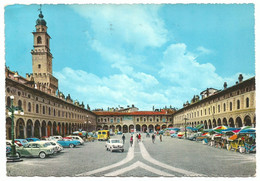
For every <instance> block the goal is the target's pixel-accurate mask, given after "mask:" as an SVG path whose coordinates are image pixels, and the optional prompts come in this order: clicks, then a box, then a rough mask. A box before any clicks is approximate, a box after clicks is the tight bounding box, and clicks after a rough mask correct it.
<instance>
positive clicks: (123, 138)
mask: <svg viewBox="0 0 260 181" xmlns="http://www.w3.org/2000/svg"><path fill="white" fill-rule="evenodd" d="M122 140H123V144H125V135H124V134H123V136H122Z"/></svg>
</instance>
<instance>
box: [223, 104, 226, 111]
mask: <svg viewBox="0 0 260 181" xmlns="http://www.w3.org/2000/svg"><path fill="white" fill-rule="evenodd" d="M223 108H224V112H225V111H226V104H225V103H224V104H223Z"/></svg>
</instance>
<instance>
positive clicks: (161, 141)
mask: <svg viewBox="0 0 260 181" xmlns="http://www.w3.org/2000/svg"><path fill="white" fill-rule="evenodd" d="M160 142H162V134H160Z"/></svg>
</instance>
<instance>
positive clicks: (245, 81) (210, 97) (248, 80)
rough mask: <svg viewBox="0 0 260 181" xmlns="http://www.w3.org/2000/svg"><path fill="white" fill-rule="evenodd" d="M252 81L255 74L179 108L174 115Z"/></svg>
mask: <svg viewBox="0 0 260 181" xmlns="http://www.w3.org/2000/svg"><path fill="white" fill-rule="evenodd" d="M250 81H255V76H254V77H251V78H249V79H247V80H244V81H242V82H240V83H237V84H235V85H233V86H231V87H228V88H226V89H224V90H219V91H218V92H217V93H216V94H213V95H211V96H208V97H206V98H204V99H202V100H199V101H198V102H196V103H193V104H191V105H189V106H187V107H183V108H181V109H179V110H177V111H176V112H175V113H173V115H174V114H178V113H179V112H182V111H183V110H185V109H187V108H190V107H193V106H196V105H198V104H200V103H203V102H206V101H208V100H209V99H212V98H215V97H217V96H219V95H220V94H223V93H226V92H229V91H230V90H231V89H234V88H235V87H238V86H241V85H243V84H245V83H247V82H250Z"/></svg>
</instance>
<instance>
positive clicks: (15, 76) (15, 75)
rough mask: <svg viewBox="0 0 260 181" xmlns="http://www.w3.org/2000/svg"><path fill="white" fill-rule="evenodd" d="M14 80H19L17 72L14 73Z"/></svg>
mask: <svg viewBox="0 0 260 181" xmlns="http://www.w3.org/2000/svg"><path fill="white" fill-rule="evenodd" d="M14 80H16V81H18V80H19V75H18V72H15V73H14Z"/></svg>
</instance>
